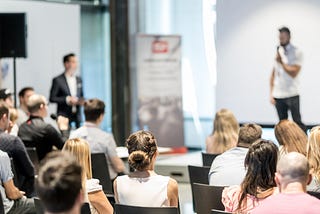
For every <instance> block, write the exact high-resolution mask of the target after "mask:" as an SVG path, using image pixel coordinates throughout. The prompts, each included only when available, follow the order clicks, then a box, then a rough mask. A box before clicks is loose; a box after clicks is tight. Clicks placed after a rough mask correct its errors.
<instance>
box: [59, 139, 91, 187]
mask: <svg viewBox="0 0 320 214" xmlns="http://www.w3.org/2000/svg"><path fill="white" fill-rule="evenodd" d="M62 150H63V151H67V152H69V153H71V154H72V155H73V156H74V157H75V158H76V160H77V162H78V163H79V164H80V166H81V167H82V169H83V177H82V178H83V183H85V180H86V179H91V178H92V169H91V152H90V147H89V144H88V142H87V141H86V140H84V139H82V138H73V139H68V140H67V141H66V142H65V143H64V146H63V148H62Z"/></svg>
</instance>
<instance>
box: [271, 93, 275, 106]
mask: <svg viewBox="0 0 320 214" xmlns="http://www.w3.org/2000/svg"><path fill="white" fill-rule="evenodd" d="M270 103H271V104H272V105H275V104H276V100H275V99H274V98H273V96H272V95H271V96H270Z"/></svg>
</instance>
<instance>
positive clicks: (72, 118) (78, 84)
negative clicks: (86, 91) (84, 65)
mask: <svg viewBox="0 0 320 214" xmlns="http://www.w3.org/2000/svg"><path fill="white" fill-rule="evenodd" d="M63 65H64V68H65V71H64V73H63V74H61V75H59V76H57V77H55V78H54V79H53V81H52V86H51V90H50V99H49V100H50V102H53V103H57V104H58V109H57V114H58V115H62V116H64V117H67V118H68V119H69V123H70V124H72V123H73V122H74V123H75V126H76V127H77V128H79V127H80V122H81V112H80V105H82V104H83V90H82V80H81V78H80V77H78V76H76V71H77V68H78V61H77V57H76V55H75V54H74V53H70V54H67V55H65V56H64V57H63Z"/></svg>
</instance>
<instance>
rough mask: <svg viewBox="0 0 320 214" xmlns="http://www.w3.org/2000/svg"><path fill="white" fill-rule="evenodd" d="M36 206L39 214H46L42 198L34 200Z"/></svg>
mask: <svg viewBox="0 0 320 214" xmlns="http://www.w3.org/2000/svg"><path fill="white" fill-rule="evenodd" d="M33 200H34V206H35V207H36V213H37V214H44V206H43V204H42V202H41V200H40V198H33Z"/></svg>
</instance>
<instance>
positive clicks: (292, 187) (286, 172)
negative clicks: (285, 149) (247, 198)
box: [252, 152, 320, 214]
mask: <svg viewBox="0 0 320 214" xmlns="http://www.w3.org/2000/svg"><path fill="white" fill-rule="evenodd" d="M311 179H312V176H311V174H310V172H309V163H308V160H307V158H306V157H305V156H304V155H302V154H300V153H298V152H290V153H288V154H286V155H285V156H284V157H282V158H281V159H280V160H279V162H278V165H277V172H276V175H275V181H276V183H277V186H278V188H279V192H280V193H279V194H275V195H271V196H270V197H268V198H267V199H265V200H264V201H262V202H261V204H260V205H259V206H258V207H256V208H255V209H254V210H253V211H252V213H253V214H259V213H261V214H264V213H274V214H278V213H279V214H280V213H281V214H291V213H294V214H304V213H308V214H316V213H319V211H320V200H319V199H317V198H315V197H313V196H311V195H309V194H307V193H306V189H307V185H308V184H309V183H310V182H311Z"/></svg>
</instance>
